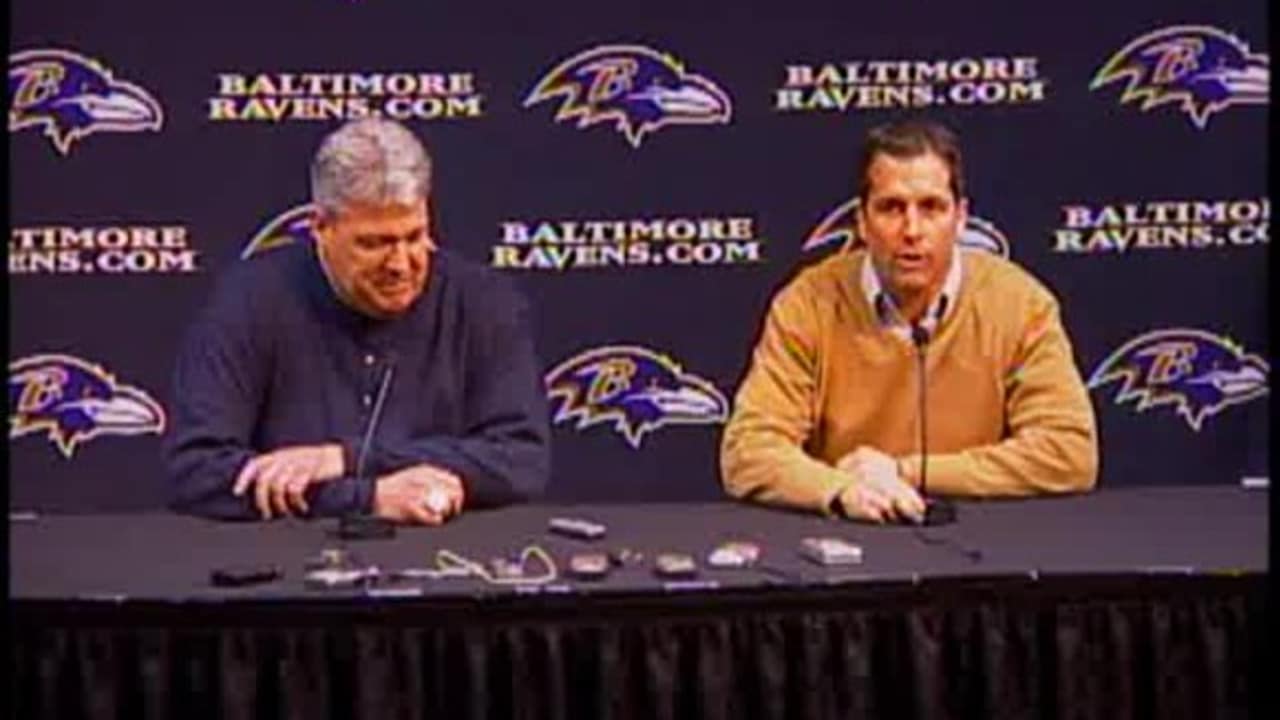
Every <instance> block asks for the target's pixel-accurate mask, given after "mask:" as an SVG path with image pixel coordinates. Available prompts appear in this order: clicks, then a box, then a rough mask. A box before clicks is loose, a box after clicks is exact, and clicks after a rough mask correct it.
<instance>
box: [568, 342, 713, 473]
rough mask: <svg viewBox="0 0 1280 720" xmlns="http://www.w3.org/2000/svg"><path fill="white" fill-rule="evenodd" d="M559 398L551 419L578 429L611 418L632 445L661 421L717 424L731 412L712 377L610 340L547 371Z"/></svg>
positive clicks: (662, 357) (668, 422)
mask: <svg viewBox="0 0 1280 720" xmlns="http://www.w3.org/2000/svg"><path fill="white" fill-rule="evenodd" d="M546 384H547V395H548V397H549V398H551V399H552V400H553V402H554V401H558V406H557V408H556V413H555V417H553V418H552V422H553V423H556V424H559V423H562V422H572V423H574V429H576V430H581V429H583V428H587V427H590V426H592V425H596V424H598V423H612V424H613V429H614V430H616V431H617V432H618V433H620V434H621V435H622V437H623V438H625V439H626V441H627V443H628V444H629V445H631V447H632V448H634V449H637V450H638V449H639V448H640V443H641V441H642V440H644V436H645V434H646V433H648V432H649V431H651V430H656V429H658V428H660V427H662V426H663V425H676V424H689V425H700V424H715V423H722V422H724V421H725V420H726V419H727V418H728V416H729V401H728V400H726V399H725V397H724V395H723V394H721V392H720V391H719V390H718V389H716V387H715V386H714V385H712V384H711V383H710V382H708V381H706V380H704V379H703V378H700V377H698V376H696V375H693V374H691V373H687V372H684V370H682V369H681V367H680V366H679V365H678V364H677V363H676V362H675V361H674V360H672V359H671V358H669V357H667V356H666V355H662V354H660V353H656V352H654V351H652V350H649V349H648V348H643V347H638V346H634V345H608V346H605V347H599V348H595V349H593V350H588V351H586V352H582V353H579V354H577V355H575V356H573V357H571V358H569V359H568V360H565V361H564V362H562V363H560V364H559V365H557V366H556V367H555V368H554V369H552V370H551V371H550V372H548V373H547V376H546Z"/></svg>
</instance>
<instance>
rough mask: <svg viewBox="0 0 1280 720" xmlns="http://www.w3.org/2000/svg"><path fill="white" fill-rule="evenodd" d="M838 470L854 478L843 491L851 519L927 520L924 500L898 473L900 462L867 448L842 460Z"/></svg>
mask: <svg viewBox="0 0 1280 720" xmlns="http://www.w3.org/2000/svg"><path fill="white" fill-rule="evenodd" d="M836 469H837V470H840V471H842V472H844V473H847V474H849V475H850V476H851V477H852V478H853V482H851V483H849V485H848V486H846V487H845V489H844V490H842V491H841V492H840V504H841V505H842V506H843V507H844V511H845V514H846V515H848V516H849V517H853V518H857V519H859V520H871V521H874V522H889V521H892V520H897V519H905V520H910V521H912V522H920V520H921V519H922V518H923V517H924V500H923V498H921V497H920V493H918V492H916V489H915V488H913V487H911V485H909V484H908V483H907V482H906V481H905V480H903V479H902V477H901V476H900V475H899V474H898V463H897V461H895V460H894V459H893V458H892V457H890V456H889V455H886V454H885V453H883V452H880V451H879V450H876V449H875V448H872V447H868V446H866V445H864V446H861V447H858V448H856V449H855V450H854V451H853V452H851V453H849V454H847V455H845V456H844V457H842V458H840V459H839V460H838V461H837V462H836Z"/></svg>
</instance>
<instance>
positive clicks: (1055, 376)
mask: <svg viewBox="0 0 1280 720" xmlns="http://www.w3.org/2000/svg"><path fill="white" fill-rule="evenodd" d="M1004 382H1005V389H1006V390H1005V418H1006V423H1007V433H1006V435H1005V437H1004V439H1003V440H1001V441H1000V442H997V443H994V444H991V445H984V446H979V447H973V448H968V449H966V450H963V451H960V452H955V453H940V454H933V453H930V454H929V456H928V467H927V470H926V471H927V472H928V484H929V489H930V490H937V491H938V492H939V493H941V494H948V495H971V496H1021V495H1033V494H1038V493H1066V492H1083V491H1087V490H1090V489H1092V488H1093V486H1094V484H1095V482H1096V480H1097V473H1098V439H1097V428H1096V424H1095V420H1094V413H1093V406H1092V404H1091V403H1090V401H1089V396H1088V392H1087V390H1086V389H1085V386H1084V381H1083V380H1082V378H1081V377H1080V373H1079V372H1078V370H1077V369H1076V365H1075V362H1074V360H1073V356H1072V350H1071V343H1070V341H1069V340H1068V339H1067V333H1066V330H1065V329H1064V328H1063V326H1062V321H1061V318H1060V316H1059V311H1058V306H1057V303H1056V302H1055V301H1054V300H1053V299H1052V298H1048V297H1039V298H1037V299H1036V300H1035V301H1033V310H1032V311H1031V312H1030V313H1028V319H1027V321H1026V323H1025V324H1024V325H1023V331H1022V335H1021V340H1020V342H1019V344H1018V347H1017V351H1016V354H1015V362H1014V363H1013V366H1012V367H1011V368H1010V369H1009V370H1008V371H1007V373H1006V375H1005V378H1004ZM901 466H902V468H903V474H904V475H905V476H906V478H907V479H908V480H909V481H910V482H912V483H914V484H916V485H919V484H920V459H919V458H918V457H914V456H907V457H904V458H902V460H901Z"/></svg>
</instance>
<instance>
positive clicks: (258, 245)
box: [240, 203, 315, 260]
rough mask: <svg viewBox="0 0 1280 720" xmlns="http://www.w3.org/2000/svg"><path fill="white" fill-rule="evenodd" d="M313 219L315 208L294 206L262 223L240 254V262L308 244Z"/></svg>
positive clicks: (312, 206) (309, 204)
mask: <svg viewBox="0 0 1280 720" xmlns="http://www.w3.org/2000/svg"><path fill="white" fill-rule="evenodd" d="M314 217H315V206H314V205H312V204H311V203H304V204H302V205H295V206H293V207H291V208H289V209H288V210H285V211H284V212H282V213H280V214H279V215H276V216H275V217H273V218H271V219H270V220H268V221H267V222H265V223H263V225H262V227H261V228H259V230H258V232H256V233H254V235H253V238H252V239H250V240H249V242H248V243H247V244H246V245H245V246H244V250H242V251H241V252H240V259H241V260H248V259H249V258H251V257H253V256H254V255H258V254H260V253H264V252H266V251H268V250H273V249H275V248H278V247H282V246H284V245H290V244H292V243H295V242H310V241H311V240H312V239H314V236H313V235H312V234H311V221H312V218H314Z"/></svg>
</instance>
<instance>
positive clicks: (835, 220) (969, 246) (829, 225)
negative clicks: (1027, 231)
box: [800, 197, 1009, 259]
mask: <svg viewBox="0 0 1280 720" xmlns="http://www.w3.org/2000/svg"><path fill="white" fill-rule="evenodd" d="M860 203H861V198H856V197H855V198H853V199H852V200H848V201H846V202H845V203H844V204H843V205H841V206H839V207H837V208H836V209H835V210H832V211H831V212H829V213H827V216H826V217H824V218H823V219H822V222H820V223H818V225H817V226H816V227H815V228H814V229H813V230H811V231H809V237H808V238H806V239H805V241H804V246H803V247H801V248H800V249H801V250H802V251H804V252H808V251H810V250H814V249H817V248H821V247H827V246H831V245H839V247H840V248H841V249H844V250H852V249H854V248H858V247H861V246H862V244H863V243H862V238H860V237H858V223H857V217H858V206H859V205H860ZM956 245H958V246H960V247H961V248H964V249H966V250H983V251H985V252H989V253H991V254H992V255H998V256H1000V257H1002V258H1006V259H1007V258H1008V257H1009V239H1008V238H1006V237H1005V236H1004V233H1002V232H1000V229H999V228H997V227H996V226H995V225H994V224H992V223H991V222H989V221H987V220H983V219H982V218H980V217H975V216H973V215H970V216H969V219H968V221H966V222H965V226H964V230H962V231H961V232H960V237H959V238H957V239H956Z"/></svg>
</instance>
